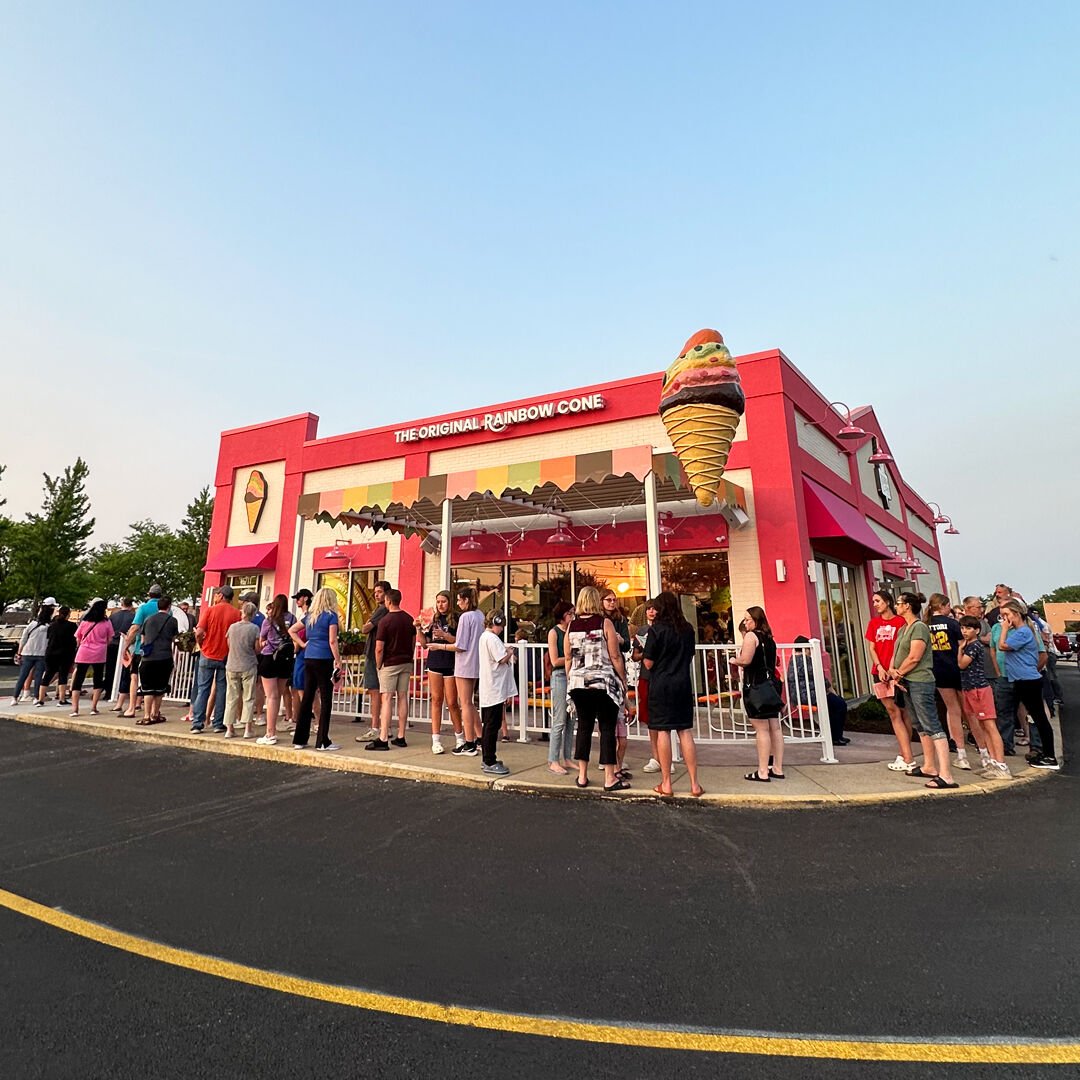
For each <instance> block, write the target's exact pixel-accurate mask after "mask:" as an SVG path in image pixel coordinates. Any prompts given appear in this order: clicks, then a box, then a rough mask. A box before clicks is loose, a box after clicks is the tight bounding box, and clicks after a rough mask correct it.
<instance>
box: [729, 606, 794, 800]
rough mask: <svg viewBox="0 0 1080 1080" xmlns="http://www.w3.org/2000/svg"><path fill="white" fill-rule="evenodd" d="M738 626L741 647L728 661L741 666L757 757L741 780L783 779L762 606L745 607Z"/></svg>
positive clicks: (778, 707)
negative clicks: (737, 653)
mask: <svg viewBox="0 0 1080 1080" xmlns="http://www.w3.org/2000/svg"><path fill="white" fill-rule="evenodd" d="M739 629H740V630H742V632H743V639H742V649H740V651H739V655H738V656H737V657H735V659H734V660H732V663H733V664H734V665H735V666H736V667H741V668H742V669H743V689H742V700H743V709H744V710H745V711H746V715H747V716H748V717H749V718H750V722H751V723H752V724H753V725H754V740H755V742H756V743H757V757H758V767H757V771H756V772H748V773H747V774H746V776H745V779H746V780H753V781H757V782H759V783H762V784H767V783H769V781H770V780H786V779H787V777H786V776H785V774H784V732H783V731H782V730H781V727H780V713H781V711H782V710H783V708H784V701H783V699H782V698H781V697H780V691H779V690H778V689H777V685H776V642H775V641H774V640H773V635H772V630H771V629H770V628H769V620H768V619H767V618H766V617H765V612H764V610H763V609H762V608H759V607H751V608H747V609H746V614H745V615H744V617H743V621H742V622H741V623H740V624H739ZM770 755H772V764H771V765H770V764H769V756H770Z"/></svg>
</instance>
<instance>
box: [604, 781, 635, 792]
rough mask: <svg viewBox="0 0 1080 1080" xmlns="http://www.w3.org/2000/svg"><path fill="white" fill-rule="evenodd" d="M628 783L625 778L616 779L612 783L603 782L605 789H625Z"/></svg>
mask: <svg viewBox="0 0 1080 1080" xmlns="http://www.w3.org/2000/svg"><path fill="white" fill-rule="evenodd" d="M629 787H630V785H629V784H628V783H627V782H626V781H625V780H616V781H615V783H614V784H605V785H604V790H605V791H626V789H627V788H629Z"/></svg>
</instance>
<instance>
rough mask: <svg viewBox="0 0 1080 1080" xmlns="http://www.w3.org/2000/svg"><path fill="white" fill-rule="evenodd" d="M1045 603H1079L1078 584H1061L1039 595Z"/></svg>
mask: <svg viewBox="0 0 1080 1080" xmlns="http://www.w3.org/2000/svg"><path fill="white" fill-rule="evenodd" d="M1039 602H1040V603H1045V604H1080V585H1061V586H1059V587H1058V588H1056V589H1054V590H1053V592H1048V593H1044V594H1043V595H1042V596H1040V597H1039Z"/></svg>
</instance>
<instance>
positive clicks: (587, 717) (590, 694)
mask: <svg viewBox="0 0 1080 1080" xmlns="http://www.w3.org/2000/svg"><path fill="white" fill-rule="evenodd" d="M570 696H571V697H572V698H573V699H574V707H575V708H576V709H577V715H578V728H577V742H576V747H575V749H576V752H575V754H574V758H575V759H576V760H577V761H588V760H589V751H590V750H591V749H592V733H593V726H594V725H595V724H599V725H600V764H601V765H615V764H616V763H617V761H618V758H617V756H616V753H615V728H616V727H617V726H618V723H619V706H618V705H616V704H615V702H614V701H612V700H611V698H609V697H608V696H607V694H606V693H605V692H604V691H603V690H585V689H581V690H571V691H570Z"/></svg>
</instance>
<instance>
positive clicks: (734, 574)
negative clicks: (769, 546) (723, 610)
mask: <svg viewBox="0 0 1080 1080" xmlns="http://www.w3.org/2000/svg"><path fill="white" fill-rule="evenodd" d="M724 476H725V477H726V478H727V479H728V480H730V481H731V482H732V483H733V484H738V486H739V487H741V488H742V489H743V491H745V492H746V512H747V513H748V514H749V515H750V524H749V525H747V526H746V528H745V529H730V530H729V532H728V573H729V574H730V576H731V610H732V611H733V612H736V613H738V612H741V611H743V610H745V609H746V608H747V607H750V606H751V605H753V604H759V605H761V606H762V607H764V601H765V589H764V586H763V584H762V580H761V549H760V547H759V545H758V534H757V524H756V522H757V516H756V513H755V510H754V481H753V478H752V477H751V475H750V470H749V469H732V470H731V471H730V472H726V473H724ZM738 621H739V620H738V618H737V617H736V619H735V622H736V623H737V622H738Z"/></svg>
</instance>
